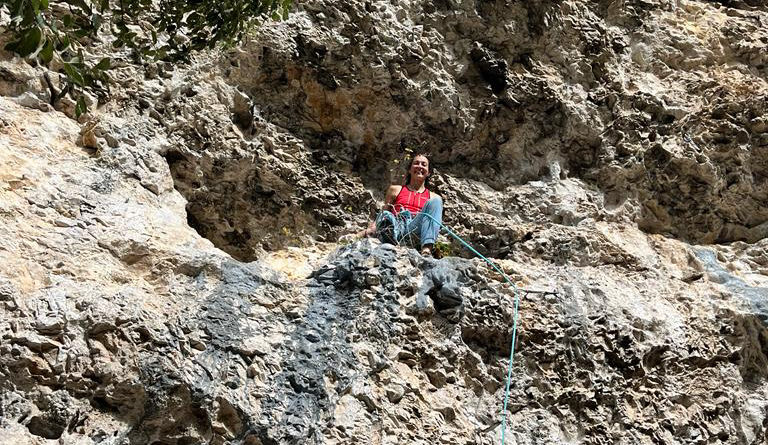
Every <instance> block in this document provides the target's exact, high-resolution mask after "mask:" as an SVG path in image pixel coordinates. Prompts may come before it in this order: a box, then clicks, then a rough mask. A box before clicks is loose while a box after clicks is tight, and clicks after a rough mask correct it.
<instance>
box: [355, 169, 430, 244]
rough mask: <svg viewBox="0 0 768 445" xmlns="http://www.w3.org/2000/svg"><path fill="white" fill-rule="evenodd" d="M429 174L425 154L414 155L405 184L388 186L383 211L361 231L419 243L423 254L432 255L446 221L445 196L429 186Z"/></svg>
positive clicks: (395, 241) (385, 238) (386, 239)
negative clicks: (442, 196) (443, 222)
mask: <svg viewBox="0 0 768 445" xmlns="http://www.w3.org/2000/svg"><path fill="white" fill-rule="evenodd" d="M430 174H431V171H430V168H429V159H428V158H427V156H426V155H423V154H417V155H415V156H414V157H413V158H411V162H410V163H409V164H408V170H407V173H406V175H405V184H403V185H390V186H389V188H387V192H386V196H385V198H384V207H383V208H382V211H381V212H380V213H379V215H378V216H377V217H376V222H375V223H372V224H371V226H370V227H368V229H366V230H364V231H363V232H362V235H363V236H370V235H373V234H376V236H377V237H378V238H379V239H380V240H381V241H382V242H385V243H390V244H395V245H397V244H399V243H408V244H410V245H412V246H413V247H416V246H417V245H418V246H420V247H421V253H422V254H423V255H433V253H434V252H433V246H434V244H435V241H436V240H437V234H438V233H439V232H440V224H441V223H442V221H443V200H442V198H440V196H438V195H437V194H435V193H432V192H430V191H429V189H427V183H428V181H429V176H430ZM426 215H429V216H426ZM417 242H418V244H416V243H417Z"/></svg>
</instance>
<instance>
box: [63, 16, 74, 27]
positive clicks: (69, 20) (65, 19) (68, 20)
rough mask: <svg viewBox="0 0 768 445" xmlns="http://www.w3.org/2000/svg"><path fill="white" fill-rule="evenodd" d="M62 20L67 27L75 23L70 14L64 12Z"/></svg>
mask: <svg viewBox="0 0 768 445" xmlns="http://www.w3.org/2000/svg"><path fill="white" fill-rule="evenodd" d="M61 21H62V22H63V23H64V26H66V27H67V28H69V27H71V26H72V23H74V19H73V18H72V16H71V15H69V14H64V17H62V18H61Z"/></svg>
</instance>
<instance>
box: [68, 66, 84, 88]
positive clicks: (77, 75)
mask: <svg viewBox="0 0 768 445" xmlns="http://www.w3.org/2000/svg"><path fill="white" fill-rule="evenodd" d="M64 71H65V72H66V73H67V76H68V77H69V79H70V80H72V82H74V83H75V84H77V85H80V86H81V87H82V86H85V79H84V78H83V74H82V73H81V72H80V69H79V68H78V67H77V66H75V65H74V64H72V63H65V64H64Z"/></svg>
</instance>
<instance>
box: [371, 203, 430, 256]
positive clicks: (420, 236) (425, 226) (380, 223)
mask: <svg viewBox="0 0 768 445" xmlns="http://www.w3.org/2000/svg"><path fill="white" fill-rule="evenodd" d="M426 215H429V216H431V217H432V218H430V217H428V216H426ZM433 218H434V219H433ZM442 223H443V199H442V198H440V197H439V196H435V197H434V198H430V199H429V200H428V201H427V202H426V203H425V204H424V207H423V208H422V209H421V212H419V213H417V214H416V215H413V214H411V212H409V211H408V210H402V211H400V213H398V214H396V215H395V214H393V213H392V212H389V211H387V210H384V211H382V212H381V213H379V216H377V217H376V236H377V237H378V238H379V239H380V240H381V241H382V242H392V241H395V242H396V243H397V244H399V243H403V242H406V243H408V244H410V245H412V246H416V245H417V244H416V243H415V241H416V239H417V240H418V241H419V243H420V244H419V245H421V246H423V245H425V244H434V243H435V241H436V240H437V234H438V233H440V227H442V226H441V224H442ZM388 230H391V231H392V232H391V234H390V236H387V235H386V231H388ZM414 238H415V239H414Z"/></svg>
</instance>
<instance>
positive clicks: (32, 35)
mask: <svg viewBox="0 0 768 445" xmlns="http://www.w3.org/2000/svg"><path fill="white" fill-rule="evenodd" d="M42 37H43V31H42V30H40V28H38V27H34V28H31V29H29V30H27V32H25V33H24V34H22V36H21V37H20V38H19V40H16V41H14V42H11V43H9V44H7V45H6V46H5V49H7V50H10V51H13V52H15V53H16V54H18V55H20V56H21V57H26V56H28V55H30V54H32V53H33V52H35V51H36V50H37V47H38V46H40V39H42Z"/></svg>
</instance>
